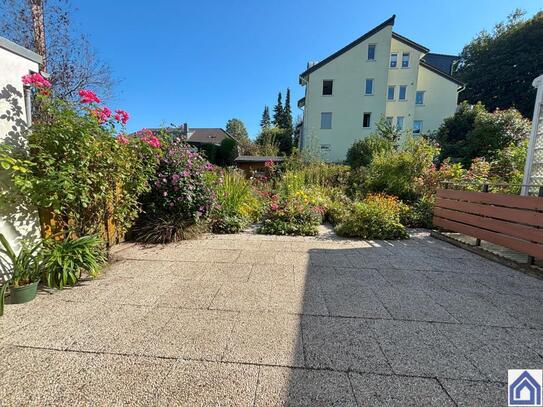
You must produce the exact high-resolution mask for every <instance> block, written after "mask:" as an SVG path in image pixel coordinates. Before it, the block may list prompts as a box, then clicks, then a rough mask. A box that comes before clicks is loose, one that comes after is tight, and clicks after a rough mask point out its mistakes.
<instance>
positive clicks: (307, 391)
mask: <svg viewBox="0 0 543 407" xmlns="http://www.w3.org/2000/svg"><path fill="white" fill-rule="evenodd" d="M356 405H357V404H356V402H355V399H354V396H353V394H352V391H351V387H350V384H349V378H348V377H347V374H346V373H341V372H330V371H316V370H307V369H291V368H284V367H264V366H263V367H261V368H260V376H259V380H258V388H257V391H256V400H255V406H296V407H303V406H307V407H314V406H342V407H343V406H352V407H355V406H356Z"/></svg>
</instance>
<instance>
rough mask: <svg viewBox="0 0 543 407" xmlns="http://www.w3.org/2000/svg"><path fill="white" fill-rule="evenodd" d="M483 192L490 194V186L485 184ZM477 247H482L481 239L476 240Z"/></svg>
mask: <svg viewBox="0 0 543 407" xmlns="http://www.w3.org/2000/svg"><path fill="white" fill-rule="evenodd" d="M483 192H488V184H483ZM475 246H481V239H475Z"/></svg>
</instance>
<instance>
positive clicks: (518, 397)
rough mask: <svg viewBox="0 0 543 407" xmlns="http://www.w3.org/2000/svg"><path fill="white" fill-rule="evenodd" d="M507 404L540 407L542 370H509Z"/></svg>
mask: <svg viewBox="0 0 543 407" xmlns="http://www.w3.org/2000/svg"><path fill="white" fill-rule="evenodd" d="M508 376H509V391H508V393H509V400H508V401H509V406H525V407H526V406H529V407H541V406H542V404H541V389H542V386H541V385H542V380H543V372H542V371H541V370H516V369H513V370H509V374H508Z"/></svg>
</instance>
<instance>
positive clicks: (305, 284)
mask: <svg viewBox="0 0 543 407" xmlns="http://www.w3.org/2000/svg"><path fill="white" fill-rule="evenodd" d="M266 310H267V311H270V312H279V313H291V314H305V315H328V314H329V312H328V307H327V306H326V301H325V299H324V294H323V292H322V288H321V285H320V283H319V281H318V280H316V279H313V278H309V277H308V278H307V280H306V279H304V276H297V277H296V280H295V282H294V283H291V284H281V283H279V284H277V283H276V284H273V285H272V286H271V287H270V293H269V298H268V303H267V306H266Z"/></svg>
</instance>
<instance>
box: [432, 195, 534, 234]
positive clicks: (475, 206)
mask: <svg viewBox="0 0 543 407" xmlns="http://www.w3.org/2000/svg"><path fill="white" fill-rule="evenodd" d="M488 195H494V194H488ZM539 199H541V198H539ZM436 207H439V208H445V209H452V210H457V211H461V212H467V213H472V214H476V215H481V216H487V217H490V218H497V219H501V220H506V221H509V220H514V221H515V222H517V223H524V224H526V225H532V226H541V227H543V213H540V212H535V211H529V210H524V209H516V208H506V207H502V206H493V205H483V204H479V203H473V202H464V201H455V200H452V199H445V198H442V197H441V198H438V199H437V201H436Z"/></svg>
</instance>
